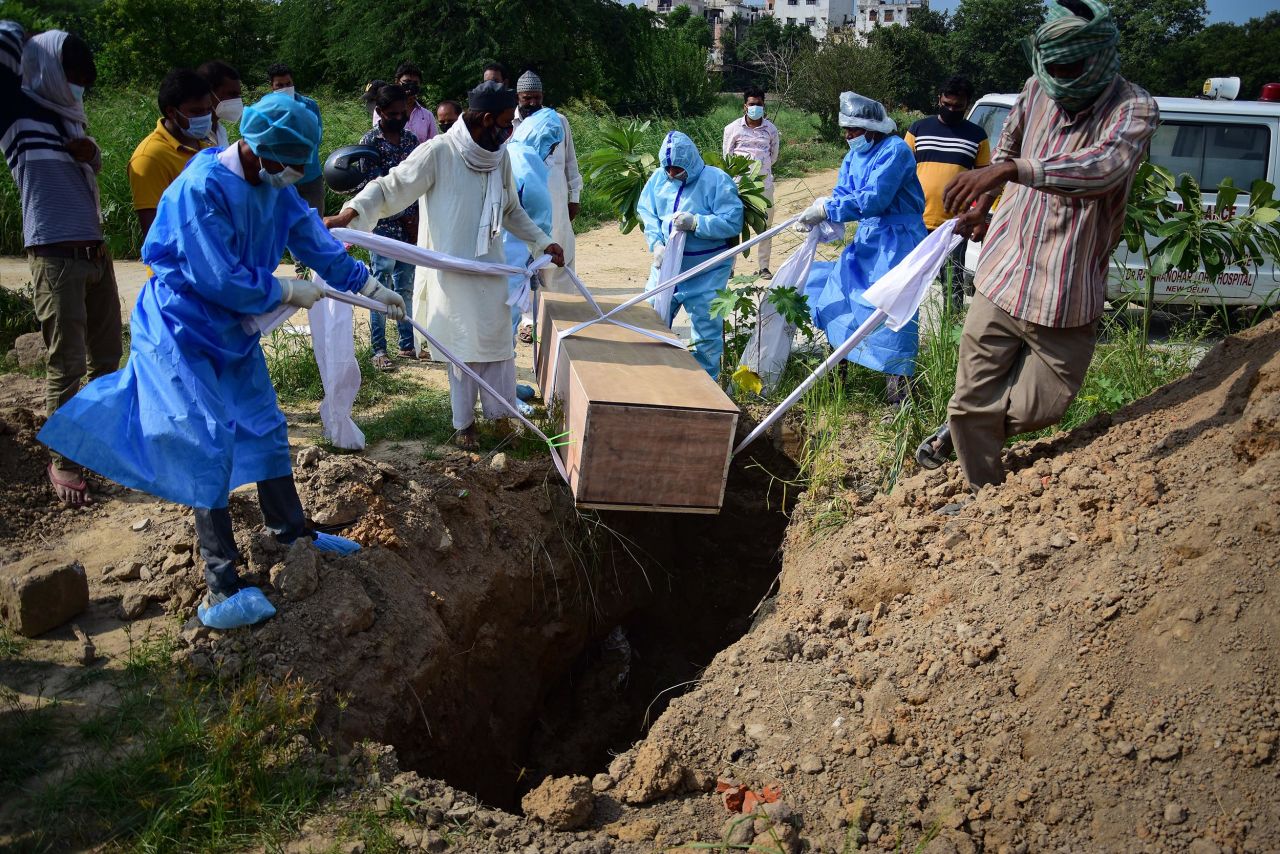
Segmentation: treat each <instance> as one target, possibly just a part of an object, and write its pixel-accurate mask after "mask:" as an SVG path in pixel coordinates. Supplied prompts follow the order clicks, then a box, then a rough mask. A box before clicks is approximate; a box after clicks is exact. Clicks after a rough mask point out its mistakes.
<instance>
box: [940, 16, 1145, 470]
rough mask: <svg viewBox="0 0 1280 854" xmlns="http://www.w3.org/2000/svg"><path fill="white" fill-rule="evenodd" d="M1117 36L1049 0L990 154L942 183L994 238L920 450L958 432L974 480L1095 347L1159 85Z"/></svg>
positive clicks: (1038, 417)
mask: <svg viewBox="0 0 1280 854" xmlns="http://www.w3.org/2000/svg"><path fill="white" fill-rule="evenodd" d="M1118 38H1119V36H1118V33H1117V30H1116V25H1115V22H1114V21H1113V20H1112V19H1111V12H1110V10H1109V9H1108V8H1107V7H1106V5H1104V4H1103V3H1101V2H1099V0H1059V2H1056V3H1053V4H1052V5H1050V7H1049V20H1048V21H1047V22H1046V23H1045V24H1043V25H1042V26H1041V27H1040V28H1039V29H1038V30H1036V33H1035V36H1034V37H1033V38H1031V39H1028V40H1027V41H1026V42H1024V44H1023V48H1024V50H1025V51H1026V54H1027V58H1028V59H1029V60H1030V61H1031V65H1032V68H1033V69H1034V71H1035V74H1034V76H1032V77H1031V78H1030V79H1028V80H1027V82H1026V85H1025V86H1023V89H1022V93H1021V94H1020V95H1019V96H1018V100H1017V101H1016V102H1015V103H1014V105H1013V110H1012V111H1011V112H1010V114H1009V118H1008V120H1007V121H1006V122H1005V126H1004V132H1003V134H1002V135H1001V137H1000V143H999V144H998V145H997V146H996V150H995V153H994V154H993V155H992V158H991V159H992V165H991V166H989V167H987V168H985V169H975V170H973V171H971V172H965V173H963V174H961V175H959V176H957V177H956V178H955V179H954V180H952V181H951V183H950V184H949V185H948V186H947V189H946V191H945V193H944V194H943V200H944V204H945V206H946V209H947V210H948V211H949V212H952V213H958V214H960V223H959V227H960V228H961V229H964V230H966V231H969V232H970V235H971V239H974V240H981V239H982V238H983V236H984V235H986V236H987V243H986V246H985V247H984V248H983V251H982V257H981V260H979V262H978V271H977V275H976V277H975V280H974V287H975V290H976V293H975V295H974V299H973V304H972V305H971V306H970V307H969V314H968V316H967V317H966V318H965V324H964V336H963V338H962V339H961V342H960V360H959V367H958V369H957V372H956V391H955V395H954V396H953V397H952V398H951V403H950V405H949V406H948V413H949V415H950V418H949V420H948V423H947V424H946V425H944V426H942V427H940V428H938V430H937V431H936V432H935V433H934V434H933V435H932V436H930V437H929V439H927V440H926V441H925V442H924V443H922V444H921V445H920V447H919V448H918V449H917V451H916V460H917V461H918V462H919V463H920V464H921V465H922V466H924V467H926V468H937V467H938V466H940V465H942V463H943V461H944V460H945V459H946V458H947V457H948V456H949V455H950V452H951V449H952V443H953V442H954V447H955V450H956V452H957V454H958V455H959V460H960V467H961V468H962V469H963V470H964V474H965V477H966V479H968V481H969V486H970V488H971V489H975V490H976V489H979V488H981V487H983V486H985V485H987V484H998V483H1001V482H1003V480H1004V475H1005V472H1004V465H1003V463H1002V462H1001V460H1000V451H1001V448H1003V447H1004V443H1005V440H1006V439H1007V438H1008V437H1009V436H1014V435H1017V434H1019V433H1026V432H1029V431H1032V430H1038V429H1040V428H1042V427H1047V426H1049V425H1050V424H1054V423H1056V422H1057V421H1058V419H1059V418H1061V417H1062V414H1063V413H1064V412H1065V411H1066V409H1067V406H1069V405H1070V403H1071V401H1072V399H1073V398H1074V397H1075V396H1076V393H1077V392H1078V391H1079V390H1080V385H1081V383H1082V382H1083V381H1084V375H1085V371H1086V370H1087V369H1088V367H1089V360H1090V358H1091V357H1092V355H1093V348H1094V345H1095V344H1096V342H1097V326H1098V318H1099V316H1101V314H1102V307H1103V301H1104V300H1105V299H1106V283H1107V264H1108V260H1109V259H1110V257H1111V252H1112V250H1114V249H1115V246H1116V243H1117V242H1118V241H1119V239H1120V232H1121V228H1122V226H1123V224H1124V212H1125V203H1126V201H1127V199H1128V196H1129V186H1130V185H1131V184H1132V183H1133V176H1134V173H1135V172H1136V171H1137V169H1138V165H1139V164H1140V163H1141V162H1142V160H1143V158H1144V157H1145V156H1146V153H1147V145H1148V142H1149V141H1150V139H1151V135H1152V134H1153V133H1154V132H1155V129H1156V124H1157V122H1158V119H1159V116H1158V111H1157V109H1156V104H1155V101H1154V100H1153V99H1152V98H1151V96H1150V95H1148V94H1147V93H1146V92H1144V91H1143V90H1142V89H1139V88H1138V87H1137V86H1134V85H1133V84H1132V83H1130V82H1129V81H1128V80H1125V79H1124V78H1123V77H1121V76H1120V74H1119V69H1120V58H1119V56H1118V55H1117V54H1116V43H1117V41H1118ZM1001 191H1003V194H1004V195H1003V200H1002V201H1001V203H1000V207H999V209H998V210H997V211H996V213H995V217H994V219H993V220H992V221H991V224H990V227H989V229H988V226H987V224H986V220H987V212H988V211H990V210H991V206H992V203H993V202H994V200H995V198H996V196H997V195H998V194H999V193H1000V192H1001Z"/></svg>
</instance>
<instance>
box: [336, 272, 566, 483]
mask: <svg viewBox="0 0 1280 854" xmlns="http://www.w3.org/2000/svg"><path fill="white" fill-rule="evenodd" d="M324 295H325V296H326V297H329V298H330V299H335V300H337V301H338V302H345V303H349V304H351V305H354V306H359V307H360V308H367V309H369V310H370V311H380V312H384V313H385V312H386V310H387V307H386V306H385V305H383V304H382V303H380V302H378V301H377V300H371V299H369V298H368V297H362V296H360V295H359V294H352V293H347V292H346V291H336V290H333V289H332V288H326V289H325V294H324ZM406 319H407V320H408V322H409V323H411V324H412V325H413V328H414V329H416V330H417V331H418V334H419V335H421V336H422V337H423V338H425V339H426V340H427V343H428V344H430V345H431V352H432V354H433V355H437V356H441V357H443V358H444V359H446V360H447V361H449V362H452V363H453V365H454V366H455V367H457V369H458V370H460V371H462V373H464V374H466V375H467V376H469V377H470V378H471V379H473V380H475V382H476V384H477V385H479V386H480V387H481V388H482V389H484V390H485V391H487V392H488V393H489V394H490V395H492V396H493V397H494V399H495V400H498V401H500V402H501V403H502V406H503V408H504V409H506V410H507V411H509V412H510V413H511V414H512V415H514V416H515V417H516V418H517V419H519V420H520V422H521V423H522V424H524V425H525V426H526V427H528V428H529V429H530V430H531V431H533V434H534V435H535V436H537V437H538V438H539V439H541V440H542V441H543V442H546V443H547V449H548V450H550V451H551V462H552V464H554V465H555V467H556V471H558V472H559V473H560V476H561V477H562V478H564V482H565V483H569V472H568V471H566V470H565V467H564V463H563V462H562V461H561V459H560V455H559V454H558V453H556V443H555V442H553V441H552V440H551V439H549V438H548V437H547V434H545V433H543V432H542V431H541V430H539V429H538V426H537V425H536V424H534V423H533V422H532V421H530V420H529V419H528V418H525V417H524V415H522V414H521V413H520V410H519V409H517V408H516V407H514V406H512V405H511V404H510V402H508V401H507V399H506V396H504V395H502V394H500V393H499V392H498V391H497V390H496V389H495V388H494V387H493V386H491V385H489V384H488V383H487V382H485V381H484V378H483V377H481V376H480V375H479V374H477V373H476V372H475V371H473V370H472V369H471V367H470V366H469V365H468V364H467V363H466V362H464V361H462V360H461V359H459V358H458V357H457V356H455V355H454V354H453V353H451V352H449V350H448V349H447V348H446V347H445V346H444V345H443V344H441V343H440V342H439V341H438V340H437V339H435V338H433V337H432V336H431V334H430V333H429V332H427V330H426V329H424V328H423V327H422V325H421V324H419V323H418V321H416V320H414V319H413V318H406Z"/></svg>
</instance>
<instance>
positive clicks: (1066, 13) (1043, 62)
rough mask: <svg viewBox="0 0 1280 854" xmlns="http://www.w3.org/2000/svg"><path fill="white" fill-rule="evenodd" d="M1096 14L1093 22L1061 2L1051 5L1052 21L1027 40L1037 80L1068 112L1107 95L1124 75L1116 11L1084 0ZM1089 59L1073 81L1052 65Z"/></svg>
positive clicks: (1094, 0) (1025, 46) (1024, 46)
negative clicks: (1055, 72)
mask: <svg viewBox="0 0 1280 854" xmlns="http://www.w3.org/2000/svg"><path fill="white" fill-rule="evenodd" d="M1079 2H1081V3H1083V4H1084V5H1086V6H1087V7H1088V8H1089V11H1090V12H1092V13H1093V19H1092V20H1088V19H1086V18H1082V17H1080V16H1078V15H1075V14H1073V13H1072V12H1071V11H1070V10H1069V9H1066V8H1064V7H1063V6H1061V5H1060V4H1058V3H1051V4H1050V5H1049V9H1048V20H1047V21H1046V22H1045V23H1044V24H1042V25H1041V26H1040V28H1039V29H1037V30H1036V32H1035V35H1034V36H1029V37H1027V38H1026V39H1024V40H1023V42H1022V50H1023V52H1024V53H1025V54H1026V56H1027V60H1028V61H1029V62H1030V63H1031V68H1032V70H1033V71H1034V72H1035V75H1036V79H1037V80H1038V81H1039V82H1040V86H1041V87H1042V88H1043V89H1044V90H1045V92H1046V93H1047V94H1048V95H1049V97H1050V98H1053V100H1055V101H1057V102H1058V103H1059V104H1060V105H1061V106H1062V108H1063V109H1065V110H1068V111H1069V112H1078V111H1079V110H1082V109H1084V108H1085V107H1087V106H1088V105H1089V104H1090V103H1092V101H1093V100H1094V99H1095V98H1097V97H1098V95H1100V94H1102V91H1103V90H1104V89H1106V88H1107V86H1109V85H1110V84H1111V81H1112V80H1114V79H1115V77H1116V75H1117V74H1119V73H1120V55H1119V53H1118V52H1117V51H1116V44H1117V42H1119V40H1120V34H1119V31H1118V30H1117V29H1116V24H1115V21H1114V20H1113V19H1112V18H1111V10H1110V9H1109V8H1107V6H1106V4H1104V3H1101V2H1099V0H1079ZM1079 60H1084V70H1083V71H1082V72H1081V73H1080V76H1079V77H1077V78H1075V79H1074V80H1059V79H1058V78H1056V77H1054V76H1053V75H1052V74H1050V73H1049V71H1048V68H1047V66H1049V65H1055V64H1067V63H1072V62H1077V61H1079Z"/></svg>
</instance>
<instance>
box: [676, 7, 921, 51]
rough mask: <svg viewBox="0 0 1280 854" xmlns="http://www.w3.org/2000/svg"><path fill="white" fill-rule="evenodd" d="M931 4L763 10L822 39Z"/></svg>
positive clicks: (906, 16) (861, 31) (898, 18)
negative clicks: (804, 27)
mask: <svg viewBox="0 0 1280 854" xmlns="http://www.w3.org/2000/svg"><path fill="white" fill-rule="evenodd" d="M655 2H657V0H655ZM927 8H929V0H765V4H764V9H763V12H764V14H766V15H773V16H774V17H776V18H777V19H778V22H779V23H781V24H802V25H804V26H806V27H808V28H809V32H810V33H812V34H813V37H814V38H816V39H818V40H819V41H821V40H822V39H825V38H826V37H827V36H828V35H830V34H831V33H832V32H834V31H837V30H843V29H848V28H852V29H853V31H854V32H856V33H857V34H858V35H866V34H867V33H868V32H870V31H871V30H873V29H875V28H876V27H879V26H896V25H898V24H906V23H908V22H909V20H910V15H911V13H912V12H913V11H915V10H917V9H927Z"/></svg>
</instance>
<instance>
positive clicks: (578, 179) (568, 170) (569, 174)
mask: <svg viewBox="0 0 1280 854" xmlns="http://www.w3.org/2000/svg"><path fill="white" fill-rule="evenodd" d="M560 124H562V125H564V178H565V181H566V182H567V183H568V184H569V201H570V202H572V203H573V204H575V205H576V204H577V203H578V199H579V198H581V197H582V173H581V172H579V171H578V152H576V151H575V150H574V148H573V131H571V130H570V129H569V120H568V119H567V118H565V117H564V116H563V115H562V116H560Z"/></svg>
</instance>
